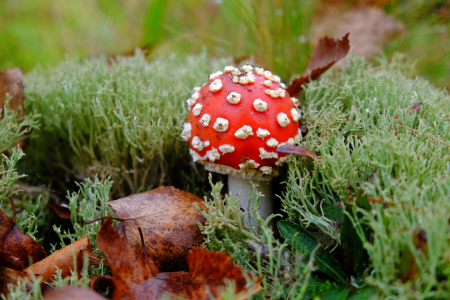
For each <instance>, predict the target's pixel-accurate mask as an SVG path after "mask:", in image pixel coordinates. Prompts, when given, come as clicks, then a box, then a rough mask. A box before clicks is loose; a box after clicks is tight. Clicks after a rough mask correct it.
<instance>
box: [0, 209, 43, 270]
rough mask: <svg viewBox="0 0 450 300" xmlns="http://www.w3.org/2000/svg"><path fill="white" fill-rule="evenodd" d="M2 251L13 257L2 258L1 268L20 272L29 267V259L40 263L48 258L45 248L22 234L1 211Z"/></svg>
mask: <svg viewBox="0 0 450 300" xmlns="http://www.w3.org/2000/svg"><path fill="white" fill-rule="evenodd" d="M0 251H1V252H3V253H7V254H9V256H11V257H9V258H8V257H2V259H1V260H0V262H1V263H2V264H1V266H5V267H9V268H14V269H16V270H19V271H21V270H23V269H24V268H26V267H27V266H28V257H30V258H31V260H32V261H33V262H38V261H40V260H41V259H43V258H45V257H46V256H47V253H45V251H44V248H42V247H41V246H40V245H39V244H38V243H36V242H35V241H34V240H33V239H32V238H30V237H29V236H27V235H25V234H23V233H22V232H20V230H19V228H18V227H17V225H16V224H14V222H13V221H12V220H11V219H10V218H9V217H8V216H7V215H6V214H5V213H4V212H3V211H1V210H0ZM2 256H3V255H2ZM3 258H4V259H3Z"/></svg>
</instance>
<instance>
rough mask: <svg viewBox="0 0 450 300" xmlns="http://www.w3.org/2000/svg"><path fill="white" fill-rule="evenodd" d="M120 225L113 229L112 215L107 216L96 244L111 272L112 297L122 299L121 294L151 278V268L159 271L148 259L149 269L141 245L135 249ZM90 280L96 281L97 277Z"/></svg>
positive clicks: (156, 272)
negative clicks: (138, 248)
mask: <svg viewBox="0 0 450 300" xmlns="http://www.w3.org/2000/svg"><path fill="white" fill-rule="evenodd" d="M122 225H123V223H122V224H121V225H119V226H118V228H117V229H114V228H113V227H112V217H108V218H107V220H106V222H105V223H104V224H103V225H102V227H101V228H100V231H99V232H98V235H97V246H98V248H99V249H100V250H101V251H102V252H103V254H104V255H105V257H106V259H107V261H108V264H109V266H110V268H111V271H112V274H113V277H112V281H113V283H114V290H113V293H112V299H122V296H123V294H125V293H127V292H129V291H131V289H132V288H133V287H135V286H138V285H139V284H141V283H142V282H144V281H145V280H147V279H149V278H152V277H153V275H152V270H153V272H154V273H155V274H158V273H159V270H158V268H157V267H156V265H155V264H154V263H153V262H152V261H149V262H150V264H151V269H150V267H149V265H148V263H147V261H146V259H145V256H144V252H143V251H142V245H141V248H140V250H138V251H136V249H135V248H134V247H133V245H132V244H131V243H130V242H129V241H128V239H127V237H126V236H125V234H124V231H123V226H122ZM138 235H139V233H138ZM92 280H93V281H96V280H97V278H93V279H92Z"/></svg>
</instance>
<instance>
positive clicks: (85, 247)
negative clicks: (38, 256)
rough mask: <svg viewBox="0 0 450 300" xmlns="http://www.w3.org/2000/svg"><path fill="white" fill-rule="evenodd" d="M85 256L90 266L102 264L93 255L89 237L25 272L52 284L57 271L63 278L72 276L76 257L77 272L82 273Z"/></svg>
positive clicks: (55, 253) (57, 252) (59, 251)
mask: <svg viewBox="0 0 450 300" xmlns="http://www.w3.org/2000/svg"><path fill="white" fill-rule="evenodd" d="M84 255H87V256H88V257H89V266H92V265H97V264H99V263H100V259H98V258H97V257H96V256H95V255H94V253H92V249H91V244H90V243H89V239H88V237H87V236H85V237H84V238H82V239H80V240H78V241H76V242H74V243H72V244H70V245H67V246H66V247H64V248H62V249H60V250H58V251H56V252H54V253H53V254H52V255H50V256H48V257H46V258H45V259H43V260H41V261H39V262H37V263H35V264H33V265H32V266H30V267H28V268H26V269H25V270H24V271H25V272H26V273H27V274H28V277H29V278H31V276H32V273H33V274H35V276H40V277H41V278H42V282H50V281H51V279H52V277H53V275H55V273H56V270H57V269H61V270H62V272H61V275H62V277H63V278H64V277H67V276H70V275H71V272H72V270H73V267H74V256H75V257H76V258H77V261H76V263H77V265H76V266H77V271H78V272H81V269H82V268H83V261H84Z"/></svg>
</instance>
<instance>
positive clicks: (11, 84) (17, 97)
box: [0, 68, 25, 119]
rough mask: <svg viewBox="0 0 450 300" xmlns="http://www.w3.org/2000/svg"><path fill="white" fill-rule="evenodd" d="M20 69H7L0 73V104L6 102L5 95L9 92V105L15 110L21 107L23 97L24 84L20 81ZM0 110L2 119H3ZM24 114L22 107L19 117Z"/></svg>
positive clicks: (2, 105)
mask: <svg viewBox="0 0 450 300" xmlns="http://www.w3.org/2000/svg"><path fill="white" fill-rule="evenodd" d="M22 77H23V74H22V70H20V69H19V68H14V69H9V70H7V71H4V72H1V73H0V106H1V107H4V106H5V104H6V99H7V96H6V94H9V95H10V96H11V97H12V98H11V100H10V101H9V107H10V108H11V109H12V110H14V111H17V110H18V109H19V108H20V107H23V100H24V99H25V96H24V93H23V89H24V85H23V82H22ZM3 115H4V113H3V111H2V119H3ZM23 115H24V110H23V109H22V110H21V111H20V113H19V115H18V116H19V117H22V116H23Z"/></svg>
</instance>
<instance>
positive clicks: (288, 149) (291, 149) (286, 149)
mask: <svg viewBox="0 0 450 300" xmlns="http://www.w3.org/2000/svg"><path fill="white" fill-rule="evenodd" d="M276 152H281V153H289V154H298V155H302V156H306V157H311V158H316V159H320V156H318V155H317V154H315V153H314V152H312V151H310V150H308V149H305V148H302V147H299V146H293V145H283V146H281V147H278V148H277V150H276Z"/></svg>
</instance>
